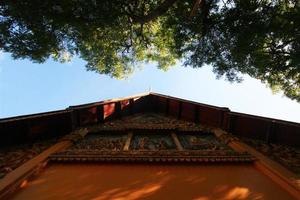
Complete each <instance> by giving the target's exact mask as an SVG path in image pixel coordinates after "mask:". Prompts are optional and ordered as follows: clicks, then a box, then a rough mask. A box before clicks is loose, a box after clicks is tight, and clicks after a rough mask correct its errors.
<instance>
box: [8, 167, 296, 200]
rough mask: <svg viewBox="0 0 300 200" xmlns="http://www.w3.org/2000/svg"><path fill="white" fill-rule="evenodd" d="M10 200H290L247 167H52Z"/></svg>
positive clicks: (274, 184) (265, 178) (288, 196)
mask: <svg viewBox="0 0 300 200" xmlns="http://www.w3.org/2000/svg"><path fill="white" fill-rule="evenodd" d="M12 199H40V200H41V199H49V200H50V199H55V200H58V199H93V200H104V199H115V200H134V199H194V200H211V199H218V200H221V199H224V200H225V199H255V200H258V199H272V200H275V199H276V200H288V199H293V197H291V196H290V195H289V194H288V193H286V192H285V191H284V190H282V188H280V187H279V186H278V185H277V184H276V183H274V182H272V181H271V180H270V179H269V178H268V177H267V176H265V175H263V174H262V173H260V172H259V171H258V170H257V169H255V168H254V167H253V166H251V165H221V164H219V165H146V164H143V165H142V164H140V165H134V164H119V165H117V164H52V165H50V166H48V167H47V168H46V170H45V171H44V172H42V173H41V174H40V175H39V176H38V177H37V178H35V179H34V180H32V181H29V182H28V184H27V185H26V186H24V187H23V188H22V189H21V190H20V191H18V192H17V193H16V194H15V195H14V196H12Z"/></svg>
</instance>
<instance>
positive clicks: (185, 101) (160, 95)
mask: <svg viewBox="0 0 300 200" xmlns="http://www.w3.org/2000/svg"><path fill="white" fill-rule="evenodd" d="M150 95H153V96H158V97H164V98H167V99H172V100H176V101H180V102H184V103H189V104H192V105H197V106H204V107H209V108H213V109H217V110H225V111H230V109H229V108H227V107H218V106H213V105H209V104H204V103H199V102H196V101H191V100H186V99H181V98H178V97H173V96H168V95H163V94H159V93H153V92H150Z"/></svg>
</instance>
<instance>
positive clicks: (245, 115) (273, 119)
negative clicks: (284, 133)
mask: <svg viewBox="0 0 300 200" xmlns="http://www.w3.org/2000/svg"><path fill="white" fill-rule="evenodd" d="M228 114H229V115H234V116H240V117H247V118H252V119H259V120H264V121H269V122H272V123H277V124H287V125H292V126H297V127H300V123H297V122H291V121H286V120H282V119H275V118H270V117H264V116H259V115H251V114H247V113H239V112H229V113H228Z"/></svg>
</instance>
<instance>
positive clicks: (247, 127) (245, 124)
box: [232, 115, 270, 140]
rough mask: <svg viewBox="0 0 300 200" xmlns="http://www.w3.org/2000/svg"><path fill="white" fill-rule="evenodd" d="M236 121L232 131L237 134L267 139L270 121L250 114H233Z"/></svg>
mask: <svg viewBox="0 0 300 200" xmlns="http://www.w3.org/2000/svg"><path fill="white" fill-rule="evenodd" d="M233 116H234V120H233V121H234V122H233V125H232V126H233V127H232V132H233V133H234V134H236V135H240V136H244V137H249V138H254V139H261V140H265V139H266V134H267V131H268V129H269V126H270V121H267V120H263V119H260V118H253V117H250V116H241V115H236V116H235V115H233Z"/></svg>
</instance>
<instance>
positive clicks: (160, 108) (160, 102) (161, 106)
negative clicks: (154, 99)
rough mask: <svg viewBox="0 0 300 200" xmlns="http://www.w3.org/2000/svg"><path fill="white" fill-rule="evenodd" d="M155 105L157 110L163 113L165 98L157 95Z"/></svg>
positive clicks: (165, 103)
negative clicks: (156, 103)
mask: <svg viewBox="0 0 300 200" xmlns="http://www.w3.org/2000/svg"><path fill="white" fill-rule="evenodd" d="M157 106H158V112H160V113H163V114H164V113H165V112H166V110H167V98H165V97H159V98H158V105H157Z"/></svg>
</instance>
